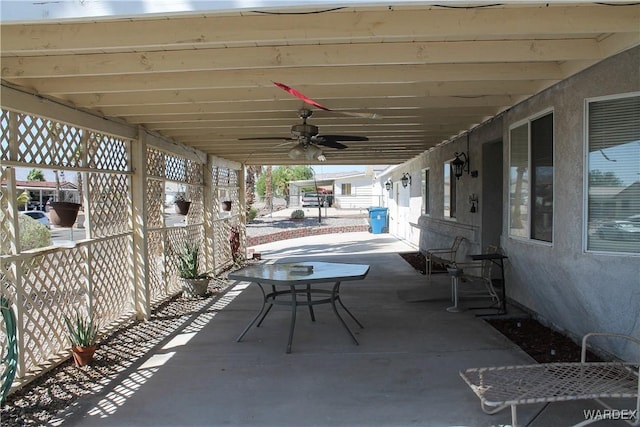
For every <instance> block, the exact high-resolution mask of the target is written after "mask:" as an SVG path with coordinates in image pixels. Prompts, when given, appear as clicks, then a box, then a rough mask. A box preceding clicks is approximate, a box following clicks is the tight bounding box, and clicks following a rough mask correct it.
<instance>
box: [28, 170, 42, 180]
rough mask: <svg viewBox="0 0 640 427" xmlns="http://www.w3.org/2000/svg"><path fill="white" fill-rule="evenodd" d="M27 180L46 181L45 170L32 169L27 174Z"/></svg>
mask: <svg viewBox="0 0 640 427" xmlns="http://www.w3.org/2000/svg"><path fill="white" fill-rule="evenodd" d="M27 181H41V182H43V181H46V179H45V178H44V172H42V171H41V170H40V169H31V170H30V171H29V174H28V175H27Z"/></svg>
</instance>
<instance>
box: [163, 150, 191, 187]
mask: <svg viewBox="0 0 640 427" xmlns="http://www.w3.org/2000/svg"><path fill="white" fill-rule="evenodd" d="M164 161H165V166H166V171H165V174H166V176H165V178H167V179H168V180H171V181H179V182H187V161H186V160H185V159H183V158H181V157H176V156H172V155H170V154H165V156H164Z"/></svg>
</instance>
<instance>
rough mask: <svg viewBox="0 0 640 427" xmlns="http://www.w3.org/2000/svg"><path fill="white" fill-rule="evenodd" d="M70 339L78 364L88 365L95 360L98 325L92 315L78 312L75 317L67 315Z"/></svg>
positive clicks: (74, 358) (79, 365) (65, 319)
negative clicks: (85, 315) (88, 315)
mask: <svg viewBox="0 0 640 427" xmlns="http://www.w3.org/2000/svg"><path fill="white" fill-rule="evenodd" d="M64 321H65V323H66V325H67V333H68V336H69V341H71V353H72V354H73V360H74V361H75V363H76V366H78V367H81V366H86V365H88V364H90V363H91V362H92V361H93V354H94V353H95V351H96V341H97V338H98V329H99V327H98V325H97V324H96V323H94V321H93V319H92V318H91V317H88V318H87V317H84V316H81V315H80V313H78V312H76V315H75V316H74V317H73V318H69V317H66V316H65V318H64Z"/></svg>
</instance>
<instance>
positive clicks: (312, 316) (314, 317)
mask: <svg viewBox="0 0 640 427" xmlns="http://www.w3.org/2000/svg"><path fill="white" fill-rule="evenodd" d="M307 303H308V305H309V314H310V315H311V321H312V322H315V321H316V316H315V315H314V313H313V305H312V304H311V285H310V284H307Z"/></svg>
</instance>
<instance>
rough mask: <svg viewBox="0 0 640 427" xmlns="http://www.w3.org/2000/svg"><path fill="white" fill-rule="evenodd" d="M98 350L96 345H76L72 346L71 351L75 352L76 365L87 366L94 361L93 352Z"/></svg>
mask: <svg viewBox="0 0 640 427" xmlns="http://www.w3.org/2000/svg"><path fill="white" fill-rule="evenodd" d="M95 352H96V346H95V345H92V346H90V347H79V346H77V345H74V346H72V347H71V353H72V354H73V361H74V362H76V366H78V367H82V366H87V365H89V364H90V363H91V362H93V354H94V353H95Z"/></svg>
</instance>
